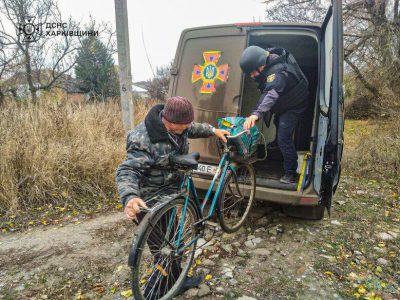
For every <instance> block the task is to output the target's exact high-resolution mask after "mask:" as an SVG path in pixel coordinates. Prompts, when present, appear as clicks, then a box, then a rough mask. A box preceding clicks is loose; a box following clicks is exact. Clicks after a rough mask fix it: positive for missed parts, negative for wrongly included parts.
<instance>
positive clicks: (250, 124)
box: [243, 115, 258, 130]
mask: <svg viewBox="0 0 400 300" xmlns="http://www.w3.org/2000/svg"><path fill="white" fill-rule="evenodd" d="M257 120H258V117H257V116H256V115H251V116H250V117H248V118H246V121H245V122H244V124H243V127H244V130H248V129H250V128H251V127H253V126H254V124H256V121H257Z"/></svg>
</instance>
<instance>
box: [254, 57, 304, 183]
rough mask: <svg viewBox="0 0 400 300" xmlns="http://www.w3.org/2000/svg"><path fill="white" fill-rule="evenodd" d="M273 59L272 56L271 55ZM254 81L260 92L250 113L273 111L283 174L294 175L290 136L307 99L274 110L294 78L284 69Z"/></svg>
mask: <svg viewBox="0 0 400 300" xmlns="http://www.w3.org/2000/svg"><path fill="white" fill-rule="evenodd" d="M272 59H274V57H272ZM256 81H257V82H258V83H259V89H260V90H261V92H262V95H261V97H260V99H259V100H258V102H257V105H256V106H255V108H254V110H253V111H252V113H251V114H252V115H256V116H258V118H259V119H260V118H261V117H264V116H265V114H266V113H267V112H269V111H271V112H275V120H274V123H275V126H276V127H277V142H278V146H279V149H280V150H281V152H282V155H283V159H284V169H285V175H289V176H296V174H297V173H296V169H297V152H296V148H295V146H294V143H293V140H292V136H293V131H294V128H295V127H296V125H297V122H298V119H299V116H300V114H301V113H302V112H304V111H305V110H306V107H307V101H302V102H301V103H299V104H298V105H295V106H292V107H290V108H288V110H284V111H282V110H280V111H274V107H275V105H276V104H277V103H278V101H279V99H280V98H281V97H282V96H283V95H287V94H288V92H290V91H291V90H293V88H294V87H295V86H296V84H297V80H296V78H295V77H294V76H293V75H292V74H291V73H288V72H286V71H284V70H282V71H279V72H277V73H273V74H270V75H268V76H267V78H266V79H265V76H264V77H263V76H261V77H260V78H257V79H256Z"/></svg>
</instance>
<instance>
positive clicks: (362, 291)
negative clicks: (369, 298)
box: [358, 285, 367, 295]
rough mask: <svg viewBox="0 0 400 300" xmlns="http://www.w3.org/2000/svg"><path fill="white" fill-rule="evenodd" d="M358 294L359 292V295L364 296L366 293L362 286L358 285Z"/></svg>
mask: <svg viewBox="0 0 400 300" xmlns="http://www.w3.org/2000/svg"><path fill="white" fill-rule="evenodd" d="M358 292H359V293H360V294H361V295H363V294H365V293H366V292H367V290H366V289H365V287H364V286H363V285H360V286H359V287H358Z"/></svg>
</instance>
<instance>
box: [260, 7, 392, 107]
mask: <svg viewBox="0 0 400 300" xmlns="http://www.w3.org/2000/svg"><path fill="white" fill-rule="evenodd" d="M264 2H265V3H266V4H267V8H268V9H267V18H268V19H270V20H273V21H296V22H321V21H322V20H323V16H324V15H325V13H326V7H327V5H329V2H328V1H321V0H266V1H264ZM399 15H400V11H399V0H394V1H387V0H344V1H343V23H344V60H345V62H346V63H347V66H349V67H350V70H351V74H352V76H354V77H355V78H356V79H357V80H358V81H359V82H360V83H361V84H362V85H363V87H364V88H365V89H366V90H368V91H369V93H371V94H372V96H373V99H369V100H371V101H370V102H371V103H372V104H373V105H374V104H377V105H375V106H379V105H378V104H379V103H380V102H383V101H386V100H385V98H391V99H392V100H393V99H395V102H396V101H397V103H392V104H394V105H395V106H397V105H399V104H400V103H399V101H398V97H396V95H398V94H399V92H400V89H399V88H400V20H399ZM385 93H386V94H387V95H388V96H385V95H384V94H385ZM392 102H393V101H392Z"/></svg>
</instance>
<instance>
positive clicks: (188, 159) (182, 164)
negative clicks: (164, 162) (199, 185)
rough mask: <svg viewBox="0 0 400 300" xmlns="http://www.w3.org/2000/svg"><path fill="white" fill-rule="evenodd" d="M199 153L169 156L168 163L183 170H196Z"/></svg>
mask: <svg viewBox="0 0 400 300" xmlns="http://www.w3.org/2000/svg"><path fill="white" fill-rule="evenodd" d="M199 159H200V153H199V152H193V153H189V154H183V155H171V156H170V157H169V162H170V163H171V165H172V166H174V167H178V168H184V169H197V165H198V163H199Z"/></svg>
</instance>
